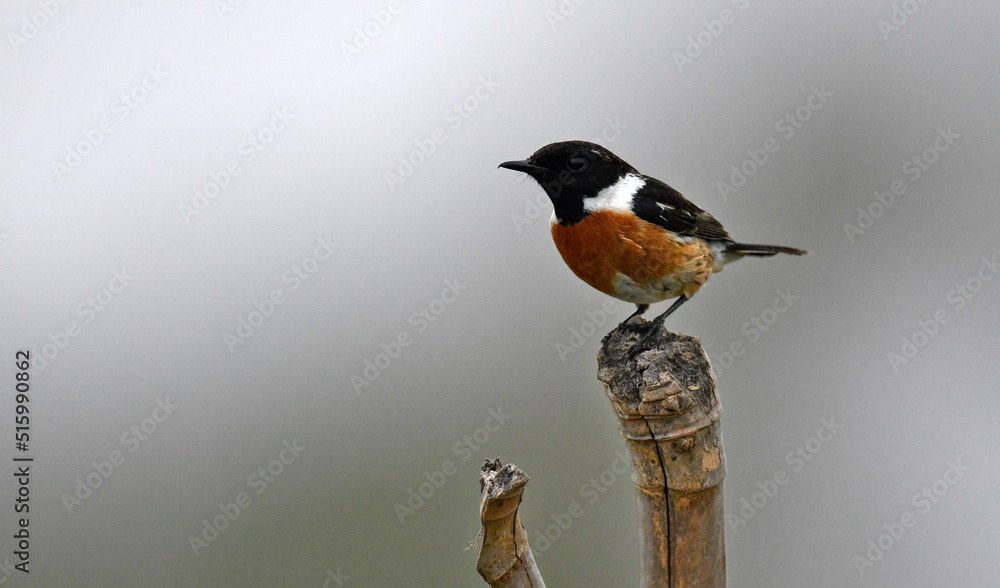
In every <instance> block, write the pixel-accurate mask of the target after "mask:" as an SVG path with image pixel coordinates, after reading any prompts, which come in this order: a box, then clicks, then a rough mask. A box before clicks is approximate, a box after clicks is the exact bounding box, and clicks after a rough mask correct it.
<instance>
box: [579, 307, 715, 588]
mask: <svg viewBox="0 0 1000 588" xmlns="http://www.w3.org/2000/svg"><path fill="white" fill-rule="evenodd" d="M642 326H643V324H642V323H641V319H640V318H635V319H632V320H631V321H629V323H628V324H626V325H622V326H619V328H617V329H615V330H614V331H612V332H611V333H609V334H608V335H607V336H606V337H605V338H604V341H603V342H602V346H601V350H600V352H599V353H598V356H597V363H598V379H599V380H601V382H603V383H604V391H605V393H606V394H607V396H608V398H609V399H610V400H611V406H612V408H613V409H614V411H615V414H616V416H617V417H618V426H619V429H620V430H621V433H622V436H623V437H625V443H626V445H627V446H628V449H629V452H630V453H631V456H632V481H633V482H635V485H636V489H637V492H636V494H637V497H638V503H639V526H640V533H641V540H640V541H641V545H640V556H639V565H640V572H641V574H640V582H639V586H640V588H652V587H656V588H695V587H697V588H723V587H724V586H725V585H726V548H725V518H724V513H723V502H722V479H723V478H724V477H725V475H726V465H725V456H724V454H723V450H722V432H721V426H720V423H719V413H720V412H721V406H720V404H719V399H718V397H717V396H716V394H715V375H714V374H713V373H712V368H711V366H710V365H709V362H708V356H707V355H706V354H705V350H704V349H702V347H701V342H700V341H698V339H697V338H695V337H691V336H688V335H680V334H676V333H671V332H669V331H667V330H666V329H664V328H662V326H660V325H655V326H654V325H648V328H655V329H657V330H656V331H655V332H653V333H652V334H651V335H650V337H649V339H648V340H647V341H646V342H647V343H648V344H649V347H650V349H649V350H642V351H641V352H640V353H638V354H636V355H635V358H634V359H632V360H629V359H628V356H629V353H630V352H631V351H632V348H633V347H634V346H635V345H636V342H637V341H638V340H639V339H640V338H641V336H642V335H644V334H645V332H643V331H642V330H641V327H642Z"/></svg>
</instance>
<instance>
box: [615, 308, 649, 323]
mask: <svg viewBox="0 0 1000 588" xmlns="http://www.w3.org/2000/svg"><path fill="white" fill-rule="evenodd" d="M636 306H637V307H638V308H636V309H635V312H633V313H632V314H630V315H628V318H627V319H625V320H623V321H622V322H621V325H618V328H621V326H622V325H624V324H625V323H627V322H629V321H630V320H632V317H634V316H639V315H641V314H642V313H644V312H646V311H647V310H649V305H648V304H636Z"/></svg>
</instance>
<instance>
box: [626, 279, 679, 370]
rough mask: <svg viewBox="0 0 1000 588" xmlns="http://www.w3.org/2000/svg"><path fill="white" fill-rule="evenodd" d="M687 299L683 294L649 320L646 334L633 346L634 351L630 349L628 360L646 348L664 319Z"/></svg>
mask: <svg viewBox="0 0 1000 588" xmlns="http://www.w3.org/2000/svg"><path fill="white" fill-rule="evenodd" d="M687 301H688V298H687V296H683V295H682V296H681V297H680V298H678V299H677V300H676V301H674V303H673V304H671V305H670V308H668V309H667V310H666V312H664V313H663V314H661V315H660V316H658V317H656V318H655V319H653V320H651V321H649V323H648V324H647V325H646V328H647V329H649V330H648V331H647V332H646V335H645V336H644V337H643V338H642V339H640V340H639V342H638V343H637V344H636V346H635V347H633V348H632V351H629V354H628V360H629V361H631V360H632V359H633V358H634V357H635V356H636V354H638V353H639V351H641V350H642V349H643V348H645V346H646V343H648V340H649V338H650V337H651V336H652V335H653V333H654V332H655V331H656V329H657V328H659V326H660V325H662V324H663V321H664V320H666V318H667V317H668V316H670V315H671V314H672V313H673V312H674V311H675V310H677V309H678V308H680V306H681V305H682V304H684V303H685V302H687Z"/></svg>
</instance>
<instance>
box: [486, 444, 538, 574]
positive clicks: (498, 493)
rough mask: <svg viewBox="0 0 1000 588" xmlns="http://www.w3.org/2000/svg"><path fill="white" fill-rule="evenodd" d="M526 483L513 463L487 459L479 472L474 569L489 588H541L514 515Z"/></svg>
mask: <svg viewBox="0 0 1000 588" xmlns="http://www.w3.org/2000/svg"><path fill="white" fill-rule="evenodd" d="M527 483H528V476H527V475H525V473H524V472H522V471H521V470H520V469H518V468H517V466H515V465H514V464H506V465H501V464H500V459H499V458H497V459H495V460H492V461H491V460H488V459H487V460H486V462H485V463H484V464H483V467H482V469H481V470H480V476H479V489H480V492H481V494H482V502H481V503H480V505H479V519H480V521H482V523H483V528H482V531H481V533H482V534H481V537H482V541H483V544H482V547H481V548H480V549H479V561H478V562H477V563H476V570H477V571H478V572H479V575H480V576H482V577H483V579H484V580H486V583H487V584H489V585H490V586H492V587H493V588H545V582H544V581H543V580H542V575H541V573H539V571H538V566H537V565H535V557H534V556H533V555H532V554H531V547H530V546H529V545H528V535H527V533H525V532H524V525H522V524H521V517H520V515H519V514H518V512H517V511H518V507H519V506H520V505H521V495H522V493H523V492H524V486H525V484H527Z"/></svg>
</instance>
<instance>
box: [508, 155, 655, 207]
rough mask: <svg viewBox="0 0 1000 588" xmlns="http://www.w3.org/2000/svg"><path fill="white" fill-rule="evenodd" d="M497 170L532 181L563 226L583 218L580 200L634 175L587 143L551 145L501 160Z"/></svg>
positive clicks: (635, 172)
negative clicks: (521, 157)
mask: <svg viewBox="0 0 1000 588" xmlns="http://www.w3.org/2000/svg"><path fill="white" fill-rule="evenodd" d="M500 167H504V168H507V169H512V170H514V171H519V172H524V173H526V174H528V175H529V176H531V177H532V178H534V179H535V181H536V182H538V183H539V184H540V185H541V186H542V189H544V190H545V193H546V194H548V196H549V199H550V200H552V205H553V206H554V207H555V209H556V216H557V217H558V218H559V221H560V222H561V223H563V224H573V223H575V222H577V221H579V220H580V219H582V218H583V217H584V216H585V211H584V208H583V201H584V199H585V198H593V197H595V196H597V194H598V193H599V192H600V191H601V190H603V189H605V188H607V187H609V186H612V185H614V184H615V182H617V181H618V180H619V179H620V178H622V177H623V176H625V175H627V174H638V173H639V172H637V171H636V170H635V168H634V167H632V166H631V165H629V164H627V163H625V162H624V161H622V160H621V159H620V158H619V157H618V156H617V155H615V154H614V153H612V152H610V151H608V150H607V149H605V148H604V147H601V146H600V145H597V144H595V143H588V142H587V141H563V142H561V143H552V144H550V145H546V146H545V147H542V148H541V149H539V150H538V151H535V153H534V154H532V156H531V157H529V158H528V159H525V160H523V161H505V162H504V163H501V164H500Z"/></svg>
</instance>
